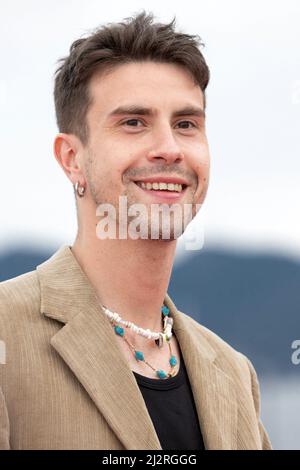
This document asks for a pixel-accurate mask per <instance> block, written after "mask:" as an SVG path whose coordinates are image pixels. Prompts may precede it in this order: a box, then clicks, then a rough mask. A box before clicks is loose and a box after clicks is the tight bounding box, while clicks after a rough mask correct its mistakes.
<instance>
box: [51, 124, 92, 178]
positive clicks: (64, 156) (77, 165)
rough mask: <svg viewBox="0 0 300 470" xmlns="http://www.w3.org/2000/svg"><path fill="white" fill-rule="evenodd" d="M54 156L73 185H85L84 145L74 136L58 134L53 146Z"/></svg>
mask: <svg viewBox="0 0 300 470" xmlns="http://www.w3.org/2000/svg"><path fill="white" fill-rule="evenodd" d="M53 150H54V155H55V158H56V160H57V161H58V163H59V165H60V166H61V167H62V169H63V171H64V172H65V174H66V175H67V177H68V178H69V180H70V181H71V183H72V184H73V185H75V183H76V182H77V181H79V182H81V183H83V181H84V174H83V171H82V144H81V142H80V140H79V139H78V138H77V137H76V136H75V135H73V134H63V133H60V134H57V136H56V137H55V140H54V145H53Z"/></svg>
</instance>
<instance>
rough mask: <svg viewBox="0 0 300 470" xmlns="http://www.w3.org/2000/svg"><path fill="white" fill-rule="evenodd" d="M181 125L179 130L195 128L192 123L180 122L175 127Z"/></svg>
mask: <svg viewBox="0 0 300 470" xmlns="http://www.w3.org/2000/svg"><path fill="white" fill-rule="evenodd" d="M181 124H184V126H183V127H180V129H193V128H195V127H196V126H195V124H194V123H193V122H192V121H180V122H178V123H177V124H176V125H177V126H178V125H181ZM189 124H191V127H189Z"/></svg>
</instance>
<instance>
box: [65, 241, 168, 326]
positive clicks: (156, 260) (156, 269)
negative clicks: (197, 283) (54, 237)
mask: <svg viewBox="0 0 300 470" xmlns="http://www.w3.org/2000/svg"><path fill="white" fill-rule="evenodd" d="M175 249H176V240H172V241H165V240H142V239H140V240H131V239H126V240H109V239H107V240H100V239H98V238H96V237H95V236H94V235H91V234H88V233H80V234H78V235H77V238H76V240H75V243H74V245H73V246H72V252H73V254H74V256H75V258H76V259H77V261H78V263H79V264H80V266H81V268H82V269H83V271H84V272H85V274H86V275H87V277H88V278H89V280H90V282H91V284H92V285H93V287H94V289H95V290H96V293H97V295H98V297H99V302H101V303H102V304H103V305H105V306H106V307H108V308H109V309H110V310H113V311H115V312H118V313H119V314H120V315H121V317H122V318H123V319H124V320H130V321H132V322H133V323H135V324H136V325H138V326H140V327H141V328H145V329H147V328H149V329H150V330H151V331H161V328H162V322H161V306H162V304H163V301H164V297H165V294H166V292H167V288H168V285H169V280H170V276H171V271H172V266H173V261H174V256H175Z"/></svg>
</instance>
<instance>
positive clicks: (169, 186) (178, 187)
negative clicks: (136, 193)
mask: <svg viewBox="0 0 300 470" xmlns="http://www.w3.org/2000/svg"><path fill="white" fill-rule="evenodd" d="M137 185H138V186H140V187H141V188H143V189H148V190H149V189H154V190H158V189H159V190H162V191H166V190H167V191H176V192H178V193H180V192H181V191H182V184H176V183H175V184H174V183H160V182H159V183H156V182H155V183H144V182H143V181H137Z"/></svg>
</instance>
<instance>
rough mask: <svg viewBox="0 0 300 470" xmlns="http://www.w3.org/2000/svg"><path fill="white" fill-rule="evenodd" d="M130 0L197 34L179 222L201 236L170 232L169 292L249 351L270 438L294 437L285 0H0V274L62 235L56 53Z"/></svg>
mask: <svg viewBox="0 0 300 470" xmlns="http://www.w3.org/2000/svg"><path fill="white" fill-rule="evenodd" d="M141 9H145V10H146V11H152V12H153V13H154V14H155V16H156V18H157V19H158V20H160V21H162V22H167V21H170V20H171V19H172V18H173V16H174V15H176V18H177V29H180V30H183V31H185V32H188V33H190V34H199V35H200V36H201V38H202V40H203V41H204V43H205V48H204V49H203V53H204V55H205V58H206V60H207V62H208V65H209V67H210V70H211V82H210V84H209V86H208V90H207V133H208V138H209V142H210V150H211V155H212V168H211V180H210V188H209V191H208V195H207V199H206V202H205V205H204V206H203V208H202V209H201V211H200V212H199V214H198V215H197V217H196V219H195V220H194V222H193V227H194V228H196V229H197V230H198V231H199V233H201V234H202V236H203V241H204V243H203V247H202V249H200V250H199V249H198V250H193V251H192V250H187V249H186V244H185V243H184V242H183V241H182V240H181V241H180V242H179V244H178V251H177V257H176V263H175V269H174V272H173V276H172V280H171V285H170V290H169V293H170V294H171V296H172V297H173V300H174V301H175V303H176V304H177V307H178V308H179V309H181V310H183V311H186V313H188V314H190V315H191V316H193V317H194V318H195V319H197V320H198V321H199V322H201V323H202V324H204V325H205V326H207V327H208V328H210V329H212V330H213V331H215V332H216V333H217V334H218V335H220V336H221V337H222V338H224V339H225V340H226V341H228V342H229V343H230V344H231V345H232V346H233V347H235V348H236V349H238V350H239V351H241V352H242V353H244V354H246V355H247V356H248V357H249V358H250V360H251V361H252V362H253V364H254V366H255V368H256V370H257V373H258V377H259V381H260V385H261V392H262V419H263V421H264V424H265V427H266V428H267V430H268V432H269V435H270V438H271V440H272V443H273V446H274V448H276V449H300V364H299V365H296V364H293V363H292V360H291V356H292V353H293V349H292V342H293V341H294V340H297V339H300V218H299V209H298V204H299V201H300V181H299V178H300V152H299V151H300V143H299V141H300V139H299V125H300V54H299V44H300V29H299V20H300V3H299V1H297V0H285V1H284V2H283V1H276V0H275V1H274V0H272V1H270V0H263V1H261V0H260V1H258V0H251V1H250V0H244V1H243V2H241V1H238V0H226V1H222V0H197V1H195V0H191V1H190V2H188V3H186V2H181V1H179V0H173V1H170V0H165V2H161V1H157V0H151V1H150V0H144V1H143V2H141V1H133V0H127V2H124V3H123V2H122V3H121V2H118V1H115V0H110V2H100V1H95V0H89V1H88V2H86V1H84V0H60V1H58V0H51V1H50V0H44V1H43V2H39V1H37V0H27V1H26V2H23V1H21V0H9V1H8V0H1V2H0V13H1V14H0V54H1V66H0V67H1V74H0V123H1V125H0V145H1V182H0V204H1V206H0V281H3V280H6V279H9V278H12V277H14V276H16V275H18V274H21V273H23V272H26V271H28V270H31V269H34V268H35V267H36V265H37V264H39V263H41V262H42V261H43V260H45V259H46V258H48V257H49V256H50V255H51V254H53V253H54V252H55V251H56V250H57V249H58V248H59V247H60V246H61V245H63V244H70V245H71V244H72V243H73V241H74V239H75V234H76V213H75V202H74V196H73V191H72V187H71V184H70V183H69V181H68V180H67V178H66V177H65V175H64V174H63V172H62V171H61V169H60V168H59V166H58V164H57V163H56V161H55V158H54V155H53V141H54V136H55V134H56V132H57V128H56V123H55V114H54V104H53V74H54V71H55V69H56V66H57V65H56V63H57V60H58V59H59V58H61V57H64V56H65V55H67V54H68V50H69V47H70V45H71V43H72V42H73V41H74V40H75V39H77V38H79V37H80V36H82V35H85V34H86V33H88V32H89V31H90V30H92V29H94V28H95V27H97V26H98V25H100V24H103V23H107V22H115V21H120V20H122V19H123V18H125V17H128V16H131V15H132V14H133V13H135V12H137V11H140V10H141ZM0 339H1V332H0Z"/></svg>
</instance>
